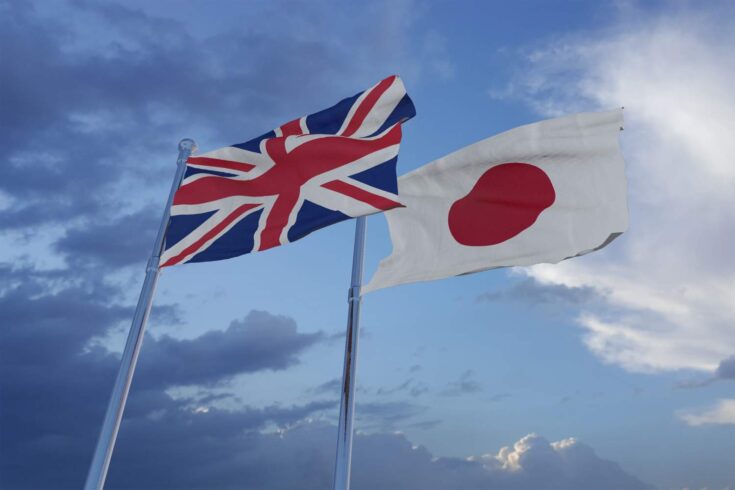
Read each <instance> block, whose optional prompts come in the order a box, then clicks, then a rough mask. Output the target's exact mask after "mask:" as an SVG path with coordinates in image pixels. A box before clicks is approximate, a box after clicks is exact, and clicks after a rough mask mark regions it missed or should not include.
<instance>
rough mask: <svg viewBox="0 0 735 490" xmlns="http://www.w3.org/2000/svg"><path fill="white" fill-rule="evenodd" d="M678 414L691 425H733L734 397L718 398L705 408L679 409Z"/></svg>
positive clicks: (734, 423) (734, 412)
mask: <svg viewBox="0 0 735 490" xmlns="http://www.w3.org/2000/svg"><path fill="white" fill-rule="evenodd" d="M678 415H679V418H680V419H682V420H683V421H684V422H686V423H687V424H689V425H693V426H700V425H709V424H729V425H735V398H725V399H722V400H719V401H718V402H717V403H716V404H715V405H713V406H712V407H709V408H706V409H700V410H686V411H681V412H679V414H678Z"/></svg>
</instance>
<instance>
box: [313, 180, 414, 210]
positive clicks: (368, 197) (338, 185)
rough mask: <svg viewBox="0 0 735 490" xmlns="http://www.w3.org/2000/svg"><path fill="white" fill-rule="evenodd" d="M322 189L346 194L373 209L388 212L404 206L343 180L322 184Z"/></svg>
mask: <svg viewBox="0 0 735 490" xmlns="http://www.w3.org/2000/svg"><path fill="white" fill-rule="evenodd" d="M322 187H324V188H325V189H329V190H330V191H334V192H339V193H340V194H344V195H345V196H350V197H351V198H353V199H357V200H358V201H362V202H365V203H368V204H369V205H371V206H372V207H374V208H377V209H380V210H383V211H388V210H389V209H393V208H398V207H401V206H403V205H402V204H401V203H399V202H397V201H393V200H392V199H387V198H385V197H383V196H379V195H377V194H373V193H372V192H368V191H366V190H364V189H361V188H359V187H356V186H354V185H352V184H348V183H347V182H344V181H342V180H333V181H331V182H327V183H326V184H322Z"/></svg>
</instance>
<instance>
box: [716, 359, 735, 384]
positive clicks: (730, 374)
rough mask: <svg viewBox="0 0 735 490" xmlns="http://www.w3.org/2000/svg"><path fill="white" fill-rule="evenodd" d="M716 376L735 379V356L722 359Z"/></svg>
mask: <svg viewBox="0 0 735 490" xmlns="http://www.w3.org/2000/svg"><path fill="white" fill-rule="evenodd" d="M715 376H717V377H718V378H720V379H735V356H732V357H728V358H727V359H723V360H722V361H720V364H719V365H718V366H717V370H716V371H715Z"/></svg>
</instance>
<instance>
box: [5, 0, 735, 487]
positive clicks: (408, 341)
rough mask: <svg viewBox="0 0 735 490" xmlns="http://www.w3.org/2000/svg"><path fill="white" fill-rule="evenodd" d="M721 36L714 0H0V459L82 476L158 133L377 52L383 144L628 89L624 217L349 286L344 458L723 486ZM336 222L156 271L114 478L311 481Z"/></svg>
mask: <svg viewBox="0 0 735 490" xmlns="http://www.w3.org/2000/svg"><path fill="white" fill-rule="evenodd" d="M734 48H735V5H733V3H732V2H716V1H712V2H659V1H650V2H640V3H639V2H632V1H621V2H591V1H590V2H582V1H571V0H570V1H563V2H562V1H548V2H546V1H545V2H540V1H537V2H534V1H519V2H481V1H463V2H443V1H432V2H413V1H410V0H392V1H387V0H386V1H375V2H364V3H358V2H330V1H313V2H295V1H292V2H289V1H273V2H255V1H252V2H235V1H229V2H228V1H219V2H205V1H190V2H178V1H173V0H159V1H156V2H150V1H142V0H140V1H138V0H129V1H126V2H114V1H110V2H101V1H99V2H98V1H88V0H73V1H62V0H59V1H48V2H39V1H36V2H33V1H18V2H15V1H7V0H0V59H2V61H3V63H2V67H1V68H0V109H1V110H0V145H2V148H3V150H4V151H3V157H2V158H0V166H1V167H0V168H1V169H2V176H3V178H2V179H0V230H1V231H0V487H1V488H3V489H62V488H80V486H81V485H82V483H83V481H84V479H85V477H86V473H87V470H88V465H89V462H90V460H91V457H92V452H93V450H94V446H95V443H96V438H97V434H98V431H99V427H100V423H101V421H102V418H103V415H104V410H105V407H106V404H107V401H108V398H109V395H110V392H111V389H112V384H113V381H114V378H115V374H116V370H117V366H118V363H119V355H120V352H121V350H122V348H123V345H124V342H125V336H126V334H127V330H128V328H129V325H130V321H131V319H132V314H133V310H134V307H135V302H136V300H137V296H138V293H139V291H140V286H141V284H142V280H143V277H144V274H145V264H146V261H147V259H148V256H149V255H150V247H151V245H152V243H153V239H154V236H155V232H156V230H157V226H158V223H159V220H160V216H161V212H162V210H163V206H164V204H165V199H166V195H167V192H168V188H169V187H170V182H171V179H172V178H173V175H174V171H175V161H176V155H177V150H176V148H177V143H178V141H179V140H181V139H182V138H185V137H190V138H193V139H194V140H195V141H196V142H197V144H198V147H199V148H200V151H202V152H204V151H209V150H212V149H215V148H218V147H222V146H225V145H228V144H232V143H237V142H242V141H246V140H248V139H250V138H252V137H254V136H257V135H259V134H262V133H263V132H265V131H267V130H270V129H272V128H274V127H276V126H278V125H280V124H282V123H284V122H286V121H289V120H291V119H293V118H295V117H298V116H301V115H305V114H308V113H312V112H315V111H318V110H320V109H323V108H326V107H328V106H330V105H332V104H334V103H335V102H336V101H338V100H340V99H342V98H344V97H347V96H350V95H353V94H354V93H357V92H359V91H361V90H364V89H365V88H367V87H369V86H371V85H372V84H374V83H376V82H377V81H379V80H381V79H382V78H384V77H385V76H388V75H390V74H399V75H400V76H401V77H402V79H403V80H404V83H405V85H406V88H407V90H408V93H409V94H410V96H411V97H412V99H413V101H414V103H415V105H416V110H417V116H416V117H415V118H413V119H412V120H410V121H409V122H407V123H406V124H405V125H404V127H403V131H404V136H403V142H402V145H401V152H400V156H399V162H398V173H399V174H403V173H406V172H408V171H410V170H412V169H415V168H418V167H419V166H421V165H423V164H426V163H428V162H430V161H432V160H434V159H436V158H439V157H441V156H443V155H445V154H448V153H450V152H452V151H454V150H457V149H459V148H461V147H463V146H466V145H469V144H471V143H474V142H475V141H478V140H480V139H483V138H486V137H488V136H492V135H494V134H497V133H499V132H502V131H504V130H507V129H511V128H513V127H516V126H519V125H522V124H526V123H531V122H535V121H539V120H542V119H545V118H549V117H556V116H560V115H564V114H570V113H574V112H581V111H594V110H607V109H612V108H617V107H621V106H622V107H625V119H626V124H625V130H624V131H623V132H622V133H621V145H622V152H623V155H624V157H625V160H626V175H627V178H628V184H629V213H630V221H631V224H630V228H629V230H628V231H627V232H626V233H625V234H624V235H623V236H622V237H620V238H619V239H617V240H616V241H615V242H614V243H612V244H611V245H610V246H608V247H606V248H605V249H603V250H601V251H599V252H597V253H594V254H590V255H587V256H584V257H580V258H576V259H573V260H568V261H565V262H563V263H561V264H556V265H548V264H544V265H538V266H533V267H529V268H517V269H501V270H494V271H488V272H483V273H479V274H474V275H469V276H463V277H458V278H451V279H446V280H441V281H434V282H429V283H420V284H412V285H405V286H400V287H396V288H390V289H386V290H381V291H377V292H374V293H371V294H369V295H368V296H366V298H365V300H364V302H363V310H362V325H363V329H362V338H361V343H360V353H359V370H358V393H357V409H356V413H357V419H356V424H355V426H356V430H357V437H356V439H355V452H354V459H353V488H354V489H355V490H362V489H372V488H381V489H386V490H391V489H406V488H422V489H428V490H434V489H436V490H442V489H454V488H467V489H477V490H481V489H512V490H529V489H538V488H545V489H560V490H561V489H569V490H582V489H585V490H589V489H592V488H594V489H597V490H606V489H610V490H613V489H615V490H638V489H660V490H670V489H676V490H683V489H705V488H706V489H708V490H713V489H732V488H735V464H734V463H735V457H733V454H735V391H734V388H735V324H734V323H733V317H735V260H733V254H732V247H731V246H730V245H729V244H730V243H731V241H732V240H733V238H735V219H733V218H735V215H734V213H733V209H735V193H733V192H732V189H733V186H734V185H735V166H733V165H732V163H731V158H732V157H731V155H733V154H735V139H733V138H732V136H731V132H732V131H731V128H732V127H733V125H735V95H733V91H732V80H733V79H734V77H735V59H734V58H733V57H732V51H733V49H734ZM353 234H354V223H353V222H352V221H346V222H342V223H339V224H337V225H334V226H331V227H329V228H325V229H323V230H320V231H318V232H316V233H314V234H312V235H309V236H308V237H306V238H304V239H302V240H300V241H298V242H295V243H292V244H288V245H285V246H283V247H277V248H274V249H271V250H268V251H265V252H262V253H256V254H251V255H245V256H242V257H239V258H235V259H231V260H227V261H221V262H214V263H206V264H186V265H183V266H177V267H172V268H169V269H167V270H165V271H164V273H163V274H162V276H161V279H160V282H159V286H158V291H157V294H156V298H155V303H154V307H153V312H152V316H151V321H150V324H149V329H148V333H147V335H146V339H145V342H144V345H143V348H142V352H141V357H140V361H139V364H138V369H137V372H136V375H135V378H134V381H133V385H132V389H131V393H130V398H129V401H128V405H127V409H126V412H125V417H124V420H123V422H122V426H121V429H120V434H119V437H118V442H117V446H116V449H115V453H114V455H113V458H112V463H111V466H110V472H109V477H108V485H107V488H109V489H128V488H135V489H165V488H183V489H204V488H206V489H230V488H240V489H242V488H246V489H259V490H260V489H292V488H303V489H312V488H313V489H317V488H319V489H322V488H330V487H331V479H332V471H333V456H334V450H335V443H336V421H337V415H338V405H339V382H340V381H339V380H340V376H341V369H342V355H343V348H344V329H345V323H346V322H345V321H346V315H347V304H346V297H347V288H348V286H349V275H350V271H351V259H352V240H353ZM390 250H391V245H390V240H389V237H388V231H387V226H386V222H385V218H384V217H382V216H380V215H377V216H372V217H370V218H369V219H368V234H367V250H366V275H367V276H368V277H369V276H370V275H372V272H373V271H374V270H375V268H376V266H377V264H378V262H379V260H380V259H381V258H383V257H385V256H386V255H388V254H389V252H390Z"/></svg>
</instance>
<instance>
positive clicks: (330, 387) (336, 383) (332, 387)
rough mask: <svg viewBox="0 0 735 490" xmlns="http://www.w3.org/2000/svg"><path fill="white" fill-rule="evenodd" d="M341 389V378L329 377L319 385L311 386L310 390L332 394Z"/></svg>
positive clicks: (336, 393)
mask: <svg viewBox="0 0 735 490" xmlns="http://www.w3.org/2000/svg"><path fill="white" fill-rule="evenodd" d="M341 390H342V378H334V379H330V380H329V381H325V382H324V383H322V384H320V385H319V386H317V387H315V388H312V389H311V392H312V393H316V394H324V393H328V394H332V395H339V393H340V391H341Z"/></svg>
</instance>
